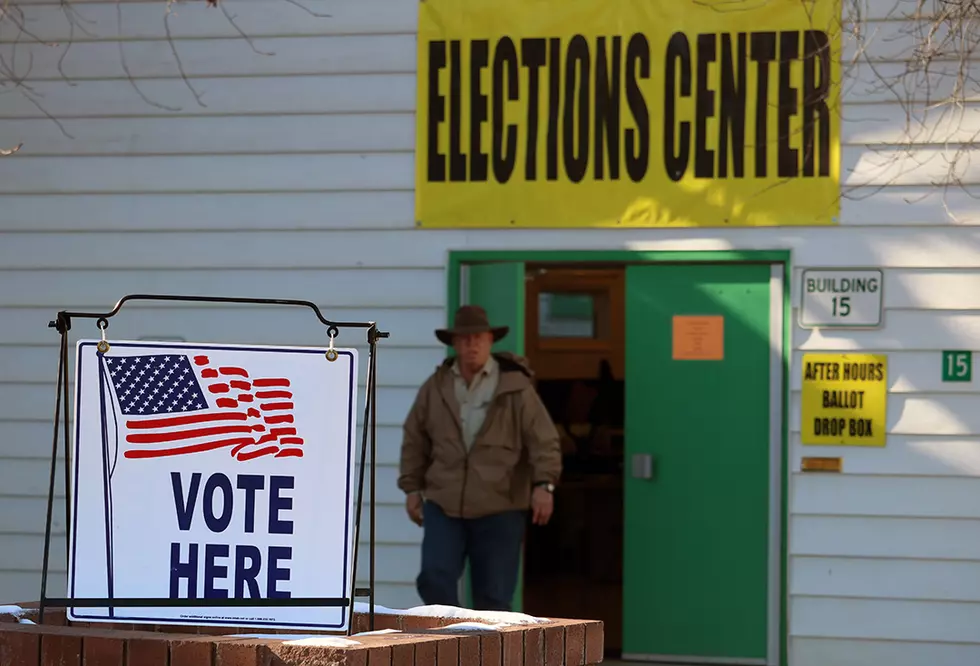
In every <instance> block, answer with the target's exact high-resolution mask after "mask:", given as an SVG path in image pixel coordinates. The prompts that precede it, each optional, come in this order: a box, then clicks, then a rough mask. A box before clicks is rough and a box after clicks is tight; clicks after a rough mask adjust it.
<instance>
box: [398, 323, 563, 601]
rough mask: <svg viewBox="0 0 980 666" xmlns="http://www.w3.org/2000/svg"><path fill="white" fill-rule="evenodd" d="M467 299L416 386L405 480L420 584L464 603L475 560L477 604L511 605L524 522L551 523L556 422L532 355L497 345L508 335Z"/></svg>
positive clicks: (423, 591)
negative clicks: (439, 357) (450, 352)
mask: <svg viewBox="0 0 980 666" xmlns="http://www.w3.org/2000/svg"><path fill="white" fill-rule="evenodd" d="M507 332H508V327H507V326H491V325H490V323H489V321H488V318H487V314H486V311H485V310H484V309H483V308H481V307H479V306H476V305H464V306H463V307H461V308H459V310H457V312H456V314H455V318H454V322H453V328H451V329H440V330H437V331H436V332H435V334H436V337H437V338H438V339H439V340H440V341H441V342H442V343H443V344H446V345H450V346H452V347H453V349H454V350H455V352H456V353H455V356H453V357H450V358H447V359H446V361H444V362H443V363H442V364H440V365H439V366H438V367H437V368H436V370H435V372H434V373H433V374H432V375H431V376H430V377H429V378H428V379H427V380H426V381H425V383H424V384H423V385H422V387H421V388H420V389H419V392H418V395H417V396H416V398H415V402H414V404H413V405H412V408H411V410H410V412H409V414H408V417H407V418H406V420H405V424H404V435H403V441H402V448H401V465H400V474H399V478H398V486H399V488H401V490H402V491H404V492H405V493H406V495H407V497H406V500H405V508H406V510H407V512H408V516H409V518H410V519H411V520H412V521H413V522H414V523H415V524H417V525H419V526H421V527H422V528H423V537H422V566H421V571H420V572H419V575H418V578H417V581H416V583H417V589H418V593H419V596H421V598H422V601H423V602H424V603H425V604H427V605H432V604H441V605H448V606H459V605H460V603H459V595H458V585H459V580H460V578H461V576H462V574H463V569H464V564H465V562H466V561H467V559H468V561H469V565H470V580H471V584H472V603H473V607H474V609H476V610H510V607H511V599H512V597H513V595H514V590H515V587H516V585H517V574H518V568H519V565H520V557H521V547H522V544H523V539H524V528H525V525H526V521H527V516H528V513H529V512H530V516H531V522H532V523H533V524H535V525H546V524H547V523H548V521H549V519H550V518H551V514H552V511H553V509H554V500H553V493H554V490H555V484H557V483H558V480H559V477H560V476H561V467H562V459H561V447H560V444H559V436H558V432H557V430H556V428H555V425H554V423H553V422H552V420H551V417H550V416H549V414H548V411H547V409H546V408H545V406H544V404H543V403H542V402H541V399H540V398H539V397H538V394H537V391H536V390H535V387H534V384H533V382H532V377H533V373H532V372H531V369H530V368H529V367H528V365H527V361H526V360H525V359H524V358H522V357H520V356H516V355H514V354H511V353H508V352H493V353H492V352H491V348H492V346H493V343H494V342H496V341H499V340H501V339H502V338H503V337H504V336H505V335H507Z"/></svg>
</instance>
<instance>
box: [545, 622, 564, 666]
mask: <svg viewBox="0 0 980 666" xmlns="http://www.w3.org/2000/svg"><path fill="white" fill-rule="evenodd" d="M564 663H565V627H564V625H557V626H554V627H545V629H544V666H562V665H563V664H564Z"/></svg>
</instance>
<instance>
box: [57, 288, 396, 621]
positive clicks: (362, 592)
mask: <svg viewBox="0 0 980 666" xmlns="http://www.w3.org/2000/svg"><path fill="white" fill-rule="evenodd" d="M134 300H143V301H171V302H196V303H212V304H238V305H274V306H292V307H297V306H298V307H305V308H309V309H310V310H312V311H313V314H314V315H315V316H316V318H317V319H318V320H319V322H320V324H322V325H323V326H324V327H325V329H326V333H327V336H328V338H329V347H326V348H325V349H324V353H325V356H326V359H327V361H334V360H336V359H337V358H338V356H339V354H338V351H336V350H335V348H334V341H335V339H336V338H337V337H338V336H339V335H340V331H341V330H342V329H344V330H347V329H363V330H365V332H366V337H367V343H368V348H369V349H368V351H369V353H368V363H367V389H366V392H365V393H366V395H365V401H364V407H363V415H362V416H363V421H362V422H361V426H360V429H361V432H360V437H361V440H360V443H359V447H360V456H361V458H360V459H361V461H362V464H361V465H360V466H359V468H357V475H356V477H354V475H352V479H353V483H352V486H351V488H350V489H351V491H352V492H353V493H356V494H355V499H354V506H353V507H352V513H353V515H352V518H353V534H352V547H351V549H350V555H351V561H350V579H349V581H348V583H349V588H348V589H347V590H345V596H343V597H339V598H317V597H287V598H278V597H277V598H233V597H231V595H229V597H228V598H200V597H199V598H193V599H190V598H175V599H171V598H123V597H111V598H80V597H74V596H66V597H54V596H48V575H49V573H50V556H51V536H52V522H53V509H54V501H55V494H56V492H57V490H58V488H57V486H58V485H59V484H58V483H57V478H58V475H57V468H58V454H59V450H58V447H59V443H60V444H61V445H62V446H63V454H64V461H63V465H62V466H63V468H64V469H63V472H64V475H63V477H62V480H63V486H62V488H61V489H60V490H61V492H62V493H64V502H65V512H66V516H65V517H66V531H67V532H68V534H67V535H66V536H67V537H68V539H67V540H68V541H69V542H70V541H71V538H72V535H71V533H70V532H71V529H72V525H73V523H72V491H73V486H72V484H71V481H70V479H71V475H72V471H73V470H72V452H73V451H72V442H71V432H72V425H73V424H72V421H71V411H72V409H71V408H72V402H71V390H70V388H69V377H68V371H69V369H70V364H69V357H68V353H69V347H70V345H69V331H70V330H71V328H72V323H73V322H72V320H73V319H88V320H92V319H94V320H96V327H97V328H98V329H99V331H100V332H101V336H102V339H101V341H100V342H99V343H98V345H97V348H98V351H100V352H103V353H104V352H106V351H108V350H109V349H110V347H111V345H110V344H109V342H108V341H107V340H106V334H105V331H106V329H107V328H108V327H109V319H110V318H112V317H114V316H116V315H117V314H118V313H119V311H120V310H121V309H122V307H123V305H124V304H126V303H127V302H129V301H134ZM48 328H53V329H55V330H56V331H57V332H58V333H59V337H60V348H59V363H58V379H57V384H56V387H55V412H54V419H53V421H54V423H53V427H54V437H53V439H52V444H51V462H50V482H49V487H48V496H47V518H46V523H45V532H44V551H43V554H42V567H41V581H40V594H39V596H38V616H39V620H38V623H39V624H44V623H45V622H44V621H45V617H46V614H45V612H44V611H45V609H46V608H52V607H53V608H63V609H69V608H72V609H81V608H109V607H110V606H111V607H113V608H134V607H135V608H163V607H178V608H201V609H219V608H235V607H239V608H241V607H245V608H260V607H294V608H295V607H325V606H329V607H340V608H343V609H344V612H343V617H344V625H345V626H343V628H339V629H327V628H324V629H319V631H320V632H321V633H323V634H324V635H330V634H334V635H337V634H340V635H348V636H349V635H352V634H353V632H354V624H355V623H354V617H353V616H354V607H355V599H356V598H359V597H360V598H364V597H367V598H368V599H369V602H368V613H367V615H368V620H369V622H368V624H369V627H370V629H371V630H373V629H374V624H375V605H376V596H375V554H376V531H375V513H376V500H375V493H374V488H375V485H376V467H377V463H376V457H377V455H376V454H377V425H376V423H377V361H376V358H377V356H376V349H377V345H378V341H379V340H381V339H385V338H388V337H389V336H390V334H389V333H388V332H387V331H381V330H379V328H378V325H377V323H376V322H374V321H366V322H353V321H346V322H345V321H332V320H329V319H327V318H326V317H324V316H323V313H322V312H321V311H320V308H319V307H318V306H317V305H316V304H315V303H313V302H312V301H306V300H297V299H273V298H243V297H219V296H196V295H195V296H191V295H169V294H128V295H126V296H123V297H122V298H120V299H119V300H118V301H117V302H116V304H115V306H114V307H113V308H112V309H111V310H109V311H107V312H78V311H68V310H62V311H59V312H58V313H57V317H56V319H54V320H52V321H50V322H49V323H48ZM203 344H205V345H206V343H203ZM238 346H245V345H238ZM315 348H318V347H315ZM355 394H356V391H355ZM351 408H352V409H353V405H352V406H351ZM62 422H63V424H64V426H63V428H62ZM355 423H356V420H355ZM62 430H63V434H62ZM355 436H356V435H355ZM355 441H356V440H355ZM369 447H370V453H369ZM368 470H369V473H370V481H369V482H370V483H371V492H370V495H369V497H370V499H369V505H368V507H367V508H368V509H369V522H370V538H369V544H368V547H369V552H368V560H369V570H370V579H369V580H370V583H369V587H366V588H365V587H357V576H358V572H357V561H358V551H359V549H360V534H361V520H362V514H363V513H364V509H365V508H366V507H364V504H363V500H364V487H365V482H366V479H365V473H366V472H367V471H368ZM345 576H346V573H345ZM110 621H111V620H110ZM143 623H144V622H141V624H143ZM146 623H149V622H146ZM154 624H159V623H158V622H154ZM175 624H183V625H191V626H196V624H197V623H196V622H195V621H194V619H193V618H188V621H187V622H180V623H175ZM228 624H229V625H233V626H241V627H256V628H269V627H270V626H277V625H275V624H270V623H264V624H256V623H254V622H250V621H248V620H236V621H235V622H233V623H228Z"/></svg>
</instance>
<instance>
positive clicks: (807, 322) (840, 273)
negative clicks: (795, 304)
mask: <svg viewBox="0 0 980 666" xmlns="http://www.w3.org/2000/svg"><path fill="white" fill-rule="evenodd" d="M883 287H884V277H883V275H882V272H881V269H877V268H875V269H861V268H855V269H833V270H823V269H808V270H804V271H803V279H802V280H800V289H801V291H802V297H801V299H800V326H802V327H803V328H875V327H877V326H880V325H881V312H882V291H883Z"/></svg>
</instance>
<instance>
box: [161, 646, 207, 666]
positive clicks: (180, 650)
mask: <svg viewBox="0 0 980 666" xmlns="http://www.w3.org/2000/svg"><path fill="white" fill-rule="evenodd" d="M212 650H213V645H212V643H211V642H210V641H173V642H171V643H170V666H211V663H212V662H211V652H212Z"/></svg>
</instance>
